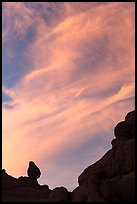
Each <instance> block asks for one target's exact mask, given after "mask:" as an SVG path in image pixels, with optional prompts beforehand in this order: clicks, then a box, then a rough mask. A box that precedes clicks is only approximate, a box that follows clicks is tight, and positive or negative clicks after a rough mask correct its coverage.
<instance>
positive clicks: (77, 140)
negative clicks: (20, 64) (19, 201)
mask: <svg viewBox="0 0 137 204" xmlns="http://www.w3.org/2000/svg"><path fill="white" fill-rule="evenodd" d="M12 8H13V9H12ZM38 8H39V9H38ZM43 8H45V9H43ZM11 9H12V12H11ZM38 11H41V12H38ZM11 16H12V18H13V19H15V22H18V23H15V22H14V24H13V20H12V18H11ZM9 19H11V20H10V21H9ZM20 19H21V20H20ZM3 22H5V26H3V35H4V38H3V47H4V46H5V44H6V43H7V44H8V46H9V47H10V52H11V53H12V52H14V53H15V54H16V52H17V50H16V49H15V50H13V51H12V49H13V46H12V44H11V43H10V41H11V39H12V43H13V42H18V41H19V40H20V39H22V40H23V41H22V42H24V43H25V42H26V41H27V39H28V38H27V37H26V36H29V38H30V37H31V34H32V32H34V31H35V35H33V39H32V40H31V41H30V42H29V44H28V41H27V42H26V43H27V44H26V45H27V55H25V57H24V58H23V60H24V61H26V60H28V59H30V61H31V62H32V63H30V66H28V67H27V69H26V68H25V67H24V69H25V73H24V74H23V75H22V76H20V77H18V80H17V82H16V83H15V85H14V86H11V87H10V88H7V87H8V86H7V85H6V84H5V83H4V86H3V92H4V93H5V94H6V95H7V96H9V97H10V98H11V99H12V100H11V101H7V102H3V108H2V111H3V112H2V118H3V133H2V134H3V139H2V146H3V149H2V150H3V167H4V168H6V169H7V170H8V172H9V173H11V174H12V175H14V176H19V175H20V174H24V172H25V169H26V164H27V163H28V161H29V160H35V161H36V162H37V163H39V165H40V166H41V169H42V168H43V169H42V171H43V176H42V178H41V180H40V181H41V182H47V181H48V183H49V185H50V186H51V188H53V187H55V186H56V185H65V186H66V187H68V188H69V189H72V188H74V187H75V186H76V174H77V175H78V173H80V172H81V171H82V170H83V168H85V167H86V166H85V165H87V164H90V163H92V162H95V161H96V160H97V159H99V158H100V156H101V155H103V154H104V153H105V152H106V150H107V149H108V148H110V141H111V139H112V138H113V132H112V129H113V128H114V126H115V125H116V123H117V122H119V120H122V119H123V117H124V116H125V114H126V113H127V112H128V111H130V110H132V109H133V108H134V74H135V72H134V4H132V3H127V2H125V3H116V2H114V3H113V2H111V3H95V2H94V3H90V4H88V3H84V2H82V3H80V2H79V3H74V2H73V3H68V2H65V3H58V4H57V3H51V2H49V3H47V2H46V3H41V2H36V3H34V2H30V3H28V2H27V3H23V2H19V3H18V2H14V3H10V2H9V3H7V2H6V3H4V12H3ZM25 22H26V26H25V27H24V26H23V24H24V23H25ZM11 26H13V31H12V32H11V33H10V35H11V37H10V38H9V29H10V27H11ZM30 31H32V32H30ZM127 33H128V35H127ZM14 58H15V59H16V55H15V56H14ZM9 61H10V59H9ZM15 63H16V62H15ZM104 123H105V127H104ZM98 127H99V128H98ZM94 141H96V143H95V142H94ZM85 144H90V146H91V147H90V146H88V147H87V146H86V145H85ZM106 144H107V145H106ZM84 145H85V146H86V147H87V148H86V149H84V151H82V149H83V147H84ZM94 146H96V150H95V148H94ZM75 149H77V151H76V152H75V151H74V150H75ZM16 151H18V154H16V153H15V152H16ZM73 151H74V155H73V157H74V158H75V159H74V161H75V162H74V161H73V158H72V155H71V154H70V152H73ZM89 152H90V154H91V158H90V156H89ZM62 155H65V156H62ZM84 155H85V156H84ZM66 158H68V161H69V162H68V163H67V162H65V164H64V165H63V163H64V161H65V160H66ZM10 161H12V162H10ZM76 161H77V163H76ZM60 164H62V165H60ZM71 164H72V166H71ZM80 164H81V165H80ZM61 166H63V167H62V168H61ZM70 166H71V167H70ZM15 167H16V168H15ZM44 171H45V172H44ZM46 171H47V176H46ZM57 171H58V172H60V171H62V174H61V175H60V176H58V175H56V172H57ZM66 177H68V178H71V184H70V182H69V180H68V179H67V178H66ZM74 177H75V178H74ZM45 178H46V180H45ZM52 178H54V179H52ZM63 181H64V183H63Z"/></svg>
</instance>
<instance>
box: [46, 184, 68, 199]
mask: <svg viewBox="0 0 137 204" xmlns="http://www.w3.org/2000/svg"><path fill="white" fill-rule="evenodd" d="M69 201H70V192H68V190H67V189H66V188H64V187H57V188H54V189H53V190H52V192H51V194H50V196H49V198H48V202H69Z"/></svg>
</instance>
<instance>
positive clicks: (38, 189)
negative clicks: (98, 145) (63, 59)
mask: <svg viewBox="0 0 137 204" xmlns="http://www.w3.org/2000/svg"><path fill="white" fill-rule="evenodd" d="M114 134H115V137H116V139H113V140H112V142H111V144H112V149H111V150H109V151H108V152H107V153H106V154H105V155H104V156H103V157H102V158H101V159H100V160H99V161H97V162H96V163H94V164H92V165H91V166H89V167H88V168H86V169H85V170H84V171H83V173H82V174H81V175H80V176H79V178H78V183H79V186H78V187H77V188H76V189H74V190H73V191H72V192H69V191H68V190H67V189H66V188H64V187H57V188H55V189H53V190H51V189H49V187H48V185H40V184H39V183H38V182H37V178H39V177H40V174H41V173H40V170H39V168H38V167H37V166H36V165H35V163H34V162H32V161H31V162H30V163H29V168H28V177H22V176H21V177H19V178H14V177H12V176H10V175H8V174H7V173H6V171H5V170H4V169H3V170H2V202H134V201H135V111H132V112H129V113H128V114H127V116H126V117H125V120H124V121H122V122H120V123H118V124H117V125H116V127H115V129H114Z"/></svg>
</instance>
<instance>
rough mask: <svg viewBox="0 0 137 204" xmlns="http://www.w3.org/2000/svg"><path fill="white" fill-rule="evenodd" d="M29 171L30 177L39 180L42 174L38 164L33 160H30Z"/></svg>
mask: <svg viewBox="0 0 137 204" xmlns="http://www.w3.org/2000/svg"><path fill="white" fill-rule="evenodd" d="M27 173H28V177H29V178H31V179H34V180H37V179H38V178H39V177H40V175H41V172H40V170H39V168H38V167H37V166H36V164H35V163H34V162H33V161H30V162H29V168H28V170H27Z"/></svg>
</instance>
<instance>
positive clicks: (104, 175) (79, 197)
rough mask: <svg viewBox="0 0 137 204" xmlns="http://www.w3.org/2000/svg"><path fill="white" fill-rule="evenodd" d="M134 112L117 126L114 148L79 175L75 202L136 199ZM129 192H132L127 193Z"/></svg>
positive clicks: (74, 194)
mask: <svg viewBox="0 0 137 204" xmlns="http://www.w3.org/2000/svg"><path fill="white" fill-rule="evenodd" d="M134 120H135V111H132V112H130V113H128V114H127V116H126V118H125V121H122V122H120V123H118V125H117V126H116V127H115V129H114V133H115V136H116V139H114V140H113V141H112V149H111V150H109V151H108V152H107V153H106V154H105V155H104V156H103V157H102V158H101V159H100V160H99V161H97V162H96V163H95V164H92V165H91V166H89V167H88V168H86V169H85V170H84V172H83V173H82V174H81V175H80V176H79V178H78V182H79V186H78V187H77V188H76V189H75V190H74V191H73V193H72V201H73V202H110V201H111V202H126V201H128V202H134V199H135V182H134V180H135V131H134V129H135V122H134ZM128 192H129V193H128Z"/></svg>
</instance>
